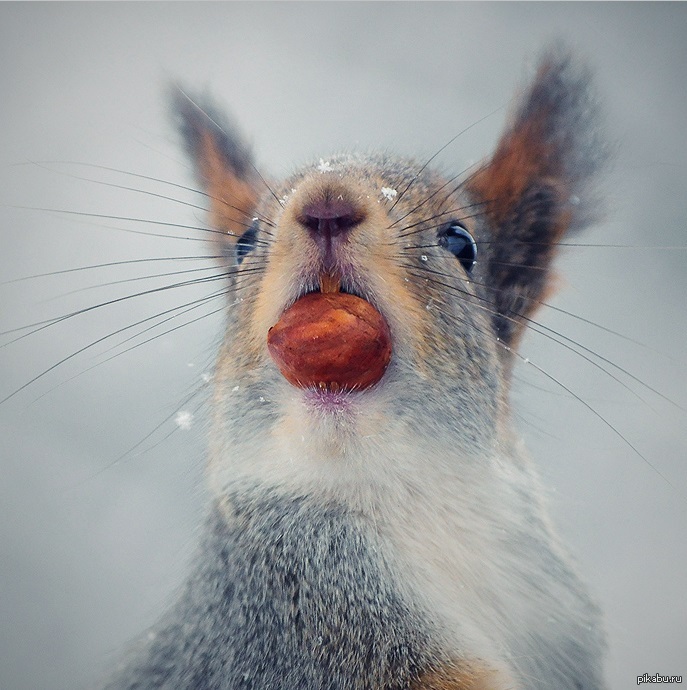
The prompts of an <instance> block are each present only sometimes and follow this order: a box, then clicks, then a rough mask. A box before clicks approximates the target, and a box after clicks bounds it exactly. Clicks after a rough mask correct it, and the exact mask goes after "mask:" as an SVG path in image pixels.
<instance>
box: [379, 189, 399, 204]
mask: <svg viewBox="0 0 687 690" xmlns="http://www.w3.org/2000/svg"><path fill="white" fill-rule="evenodd" d="M397 195H398V192H397V191H396V190H395V189H392V188H391V187H382V196H383V197H384V198H385V199H388V200H389V201H393V200H394V199H395V198H396V196H397Z"/></svg>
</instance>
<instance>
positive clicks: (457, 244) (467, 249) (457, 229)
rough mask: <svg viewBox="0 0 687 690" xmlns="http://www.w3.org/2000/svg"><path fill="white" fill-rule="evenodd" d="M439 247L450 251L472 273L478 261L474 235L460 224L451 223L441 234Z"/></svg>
mask: <svg viewBox="0 0 687 690" xmlns="http://www.w3.org/2000/svg"><path fill="white" fill-rule="evenodd" d="M439 245H440V246H442V247H444V248H445V249H448V251H450V252H451V254H453V256H455V257H456V259H458V261H460V263H461V265H462V266H463V268H464V269H465V270H466V271H467V272H468V273H470V271H471V270H472V268H473V266H474V265H475V262H476V261H477V244H476V243H475V240H474V239H473V237H472V235H471V234H470V233H469V232H468V231H467V230H466V229H465V228H464V227H463V226H462V225H460V224H459V223H451V225H449V226H448V227H447V228H446V229H445V230H442V231H441V233H440V234H439Z"/></svg>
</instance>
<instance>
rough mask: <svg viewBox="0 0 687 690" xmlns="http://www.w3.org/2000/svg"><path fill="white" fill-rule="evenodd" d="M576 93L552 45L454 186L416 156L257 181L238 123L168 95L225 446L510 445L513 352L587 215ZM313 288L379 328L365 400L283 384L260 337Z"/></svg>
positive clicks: (336, 163)
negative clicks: (505, 119) (202, 250)
mask: <svg viewBox="0 0 687 690" xmlns="http://www.w3.org/2000/svg"><path fill="white" fill-rule="evenodd" d="M588 82H589V75H588V73H587V72H586V71H585V70H584V69H582V68H580V67H579V66H577V65H575V64H574V62H573V61H572V59H571V58H570V56H569V55H567V54H566V53H565V51H564V50H562V49H560V48H555V49H552V50H549V51H548V52H547V53H546V54H545V55H544V56H543V57H542V59H541V61H540V64H539V67H538V70H537V72H536V75H535V77H534V79H533V80H532V82H531V84H530V85H529V87H528V88H527V89H525V90H524V92H523V93H522V94H521V95H520V97H519V98H518V100H517V102H516V105H515V107H514V109H513V111H512V115H511V118H510V120H509V123H508V125H507V127H506V129H505V132H504V133H503V135H502V137H501V139H500V141H499V142H498V144H497V146H496V149H495V151H494V153H493V154H492V156H491V157H490V158H488V159H487V160H486V161H485V162H484V163H483V164H482V165H480V166H479V167H477V168H476V169H473V170H471V171H468V172H467V173H465V174H461V175H459V176H457V177H455V178H451V179H448V178H446V177H443V176H442V175H440V174H438V173H436V172H434V171H432V169H431V168H430V166H428V165H427V164H424V163H423V162H418V161H413V160H400V159H396V158H392V157H390V156H387V155H372V156H356V155H339V156H336V157H332V158H327V159H320V160H319V161H318V162H316V163H314V164H312V165H309V166H306V167H304V168H302V169H301V170H300V171H299V172H297V173H296V174H294V175H293V176H292V177H290V178H289V179H287V180H285V181H283V182H281V183H274V182H271V181H270V182H267V181H266V180H265V179H264V178H263V177H262V176H261V175H260V174H259V173H258V171H257V169H256V168H255V166H254V164H253V161H252V157H251V153H250V151H249V149H248V147H247V145H246V144H245V142H244V140H243V139H242V137H241V136H240V135H239V133H238V131H237V129H236V127H234V126H232V125H230V124H229V123H228V122H227V120H226V119H225V118H222V117H220V116H219V114H218V113H217V111H216V109H215V108H214V107H213V106H212V105H209V104H207V103H203V104H202V105H199V104H197V103H196V102H194V101H193V100H192V99H190V98H189V97H187V96H186V95H184V94H183V93H179V94H177V96H176V98H175V109H176V112H177V114H178V116H179V120H180V123H181V130H182V133H183V136H184V139H185V142H186V147H187V151H188V153H189V154H190V157H191V159H192V161H193V163H194V166H195V171H196V175H197V178H198V180H199V181H200V183H201V185H202V187H203V190H204V191H205V193H206V194H207V196H208V199H209V204H210V222H211V226H212V228H213V230H214V231H216V235H215V236H216V238H217V240H216V241H217V243H218V244H219V246H220V249H221V253H222V255H223V256H225V257H226V264H227V279H228V283H229V285H228V289H227V294H228V298H229V308H228V328H227V334H226V339H225V342H224V345H223V347H222V351H221V354H220V358H219V362H218V366H217V372H216V382H217V387H216V394H215V395H216V403H218V404H217V405H216V410H217V413H216V414H217V426H218V427H219V428H220V429H221V430H222V431H221V435H222V436H223V437H228V436H231V437H232V443H238V444H242V443H243V444H244V445H245V444H248V445H250V444H251V443H252V444H253V445H255V440H254V436H255V433H256V431H257V430H261V433H263V434H265V435H267V436H270V437H272V438H286V437H288V438H291V439H292V440H293V439H297V438H302V439H304V440H303V442H304V443H315V446H316V450H315V451H314V452H316V453H324V454H327V453H331V454H333V455H336V454H341V453H342V452H347V450H348V451H349V452H351V449H355V448H356V447H357V446H359V445H360V444H361V443H362V441H361V439H368V441H369V439H373V440H372V441H369V443H372V444H374V443H375V442H378V443H380V444H382V443H386V442H388V439H389V438H391V437H395V438H402V439H406V440H408V441H409V440H411V439H412V440H417V441H420V442H422V440H423V439H424V440H425V441H426V442H434V441H435V440H436V439H444V440H446V441H447V443H448V444H449V445H450V446H451V447H452V448H453V449H454V450H455V451H456V452H458V453H460V454H462V455H465V456H484V455H485V454H488V453H493V450H494V448H495V447H496V446H498V445H499V444H500V443H503V439H504V436H507V435H508V433H507V431H506V430H507V429H508V428H509V421H508V417H509V415H508V391H509V385H510V375H511V370H512V367H513V363H514V358H515V357H516V356H517V355H516V354H515V353H516V350H517V347H518V345H519V342H520V340H521V337H522V334H523V331H524V329H525V327H526V325H527V323H528V321H529V320H530V319H531V318H532V316H533V314H534V312H535V311H536V309H537V307H538V306H539V305H540V304H541V302H542V300H543V299H544V298H545V296H546V295H547V293H548V292H549V291H550V290H551V289H552V285H553V283H554V279H553V273H552V262H553V259H554V257H555V255H556V253H557V248H558V246H559V244H560V243H561V241H562V240H563V238H564V237H565V236H566V235H567V234H568V233H570V232H573V231H575V230H578V229H579V228H581V227H583V226H584V225H586V224H587V223H589V222H590V220H591V219H592V217H593V213H594V204H593V198H592V197H591V195H590V182H591V180H592V177H593V175H594V173H595V172H596V171H597V169H598V168H599V166H600V164H601V163H602V162H603V159H604V147H603V146H602V145H601V143H600V138H599V136H598V123H597V107H596V105H595V101H594V99H593V96H592V95H591V93H590V89H589V84H588ZM320 291H321V292H341V293H344V294H350V295H353V296H356V297H358V298H361V299H362V300H364V301H365V302H366V303H368V304H369V305H371V306H372V307H373V309H374V311H375V312H376V313H379V314H381V315H382V317H383V319H384V321H385V322H386V324H388V329H389V333H390V340H391V357H390V360H389V362H388V366H386V365H384V367H383V370H382V372H381V374H383V375H381V379H380V380H379V381H377V382H375V383H374V385H371V386H370V387H369V388H366V389H365V390H362V389H360V388H356V387H355V386H353V387H352V390H346V387H345V384H344V385H343V386H340V385H338V384H335V385H334V386H333V387H331V386H329V385H328V387H326V388H323V387H320V388H318V387H317V386H313V387H309V386H307V385H304V386H302V387H299V386H294V385H293V381H291V382H289V381H288V380H287V379H286V378H285V377H284V376H283V375H282V374H281V373H280V370H279V367H278V366H277V363H275V361H274V360H273V358H272V357H271V356H270V352H269V350H268V345H267V337H268V332H269V331H270V329H271V328H272V327H273V326H275V324H277V323H278V322H279V321H280V318H281V317H282V315H283V314H284V313H285V311H286V310H288V309H289V308H290V307H291V306H292V305H294V304H296V303H297V302H298V301H299V300H300V299H301V298H303V297H304V296H305V295H308V294H310V293H316V292H320ZM351 358H352V359H351V366H354V365H355V359H356V358H355V352H354V354H353V355H351ZM382 432H383V433H382ZM306 437H307V439H309V440H308V441H306V440H305V439H306ZM318 438H319V439H320V441H312V440H311V439H318ZM383 438H386V439H387V441H384V440H382V439H383ZM374 439H378V441H375V440H374ZM404 442H405V441H404ZM430 447H431V443H430ZM256 452H258V451H256ZM353 454H354V453H352V452H351V455H353Z"/></svg>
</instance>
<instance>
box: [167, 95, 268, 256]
mask: <svg viewBox="0 0 687 690" xmlns="http://www.w3.org/2000/svg"><path fill="white" fill-rule="evenodd" d="M172 107H173V111H174V114H175V116H176V118H177V120H178V127H179V131H180V132H181V135H182V137H183V140H184V143H185V146H186V151H187V153H188V155H189V157H190V159H191V162H192V163H193V165H194V168H195V172H196V177H197V178H198V181H199V183H200V184H201V187H202V189H203V190H204V191H205V192H206V193H207V194H208V197H209V203H210V222H211V225H212V227H213V229H215V230H219V231H221V232H223V233H225V236H224V237H223V238H222V241H223V243H224V242H226V243H228V244H229V245H230V246H233V245H234V244H235V242H236V241H237V240H238V238H239V237H241V235H242V234H243V233H244V232H245V231H246V230H247V229H248V228H249V227H250V225H251V220H252V218H253V216H254V214H255V207H256V205H257V201H258V189H259V185H258V182H259V178H258V175H257V173H256V171H255V168H254V167H253V156H252V153H251V151H250V148H249V147H248V145H247V144H246V142H245V141H244V140H243V138H242V137H241V136H240V134H239V133H238V131H237V128H236V127H235V126H233V125H232V124H230V123H229V122H227V120H226V118H225V117H223V116H221V115H220V114H219V112H218V111H217V109H216V108H215V107H214V105H213V104H212V103H211V102H209V101H208V100H207V99H204V100H203V101H202V102H197V101H195V100H194V99H193V98H191V97H190V96H188V95H187V94H186V93H185V92H184V91H183V90H182V89H180V88H175V89H174V90H173V93H172Z"/></svg>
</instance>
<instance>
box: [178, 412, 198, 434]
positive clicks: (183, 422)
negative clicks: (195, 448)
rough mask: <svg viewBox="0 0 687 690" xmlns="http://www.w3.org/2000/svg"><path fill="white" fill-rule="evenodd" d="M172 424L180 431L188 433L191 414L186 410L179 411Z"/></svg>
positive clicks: (191, 421) (191, 418)
mask: <svg viewBox="0 0 687 690" xmlns="http://www.w3.org/2000/svg"><path fill="white" fill-rule="evenodd" d="M174 423H175V424H176V425H177V426H178V427H179V428H180V429H181V430H182V431H188V430H189V429H190V428H191V426H192V425H193V413H192V412H189V411H188V410H179V412H177V415H176V417H175V418H174Z"/></svg>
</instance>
